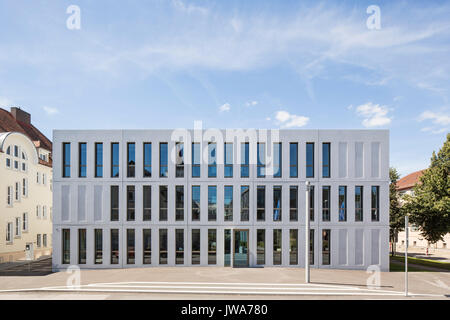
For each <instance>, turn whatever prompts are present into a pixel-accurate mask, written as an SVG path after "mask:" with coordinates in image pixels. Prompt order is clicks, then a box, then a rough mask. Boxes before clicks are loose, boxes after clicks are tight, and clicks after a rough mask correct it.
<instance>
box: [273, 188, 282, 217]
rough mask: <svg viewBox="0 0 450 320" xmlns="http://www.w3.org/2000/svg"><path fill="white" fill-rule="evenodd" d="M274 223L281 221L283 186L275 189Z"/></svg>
mask: <svg viewBox="0 0 450 320" xmlns="http://www.w3.org/2000/svg"><path fill="white" fill-rule="evenodd" d="M273 221H281V186H274V187H273Z"/></svg>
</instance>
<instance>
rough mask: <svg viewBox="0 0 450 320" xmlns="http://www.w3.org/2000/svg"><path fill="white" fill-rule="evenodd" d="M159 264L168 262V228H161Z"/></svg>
mask: <svg viewBox="0 0 450 320" xmlns="http://www.w3.org/2000/svg"><path fill="white" fill-rule="evenodd" d="M159 264H167V229H159Z"/></svg>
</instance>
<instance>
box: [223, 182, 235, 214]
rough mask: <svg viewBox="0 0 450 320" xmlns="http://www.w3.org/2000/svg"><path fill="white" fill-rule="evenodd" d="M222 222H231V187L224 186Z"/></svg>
mask: <svg viewBox="0 0 450 320" xmlns="http://www.w3.org/2000/svg"><path fill="white" fill-rule="evenodd" d="M224 191H225V192H224V221H233V186H225V190H224Z"/></svg>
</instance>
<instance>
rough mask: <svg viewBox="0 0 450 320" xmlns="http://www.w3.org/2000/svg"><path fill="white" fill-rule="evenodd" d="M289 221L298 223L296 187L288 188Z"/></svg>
mask: <svg viewBox="0 0 450 320" xmlns="http://www.w3.org/2000/svg"><path fill="white" fill-rule="evenodd" d="M289 204H290V208H289V210H290V212H289V220H290V221H298V187H297V186H290V188H289Z"/></svg>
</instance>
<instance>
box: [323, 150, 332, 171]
mask: <svg viewBox="0 0 450 320" xmlns="http://www.w3.org/2000/svg"><path fill="white" fill-rule="evenodd" d="M330 148H331V145H330V143H323V144H322V177H323V178H329V177H330V174H331V173H330V159H331V155H330V153H331V149H330Z"/></svg>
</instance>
